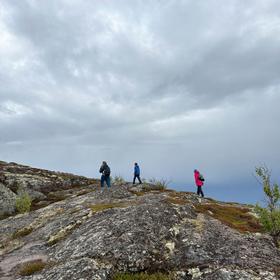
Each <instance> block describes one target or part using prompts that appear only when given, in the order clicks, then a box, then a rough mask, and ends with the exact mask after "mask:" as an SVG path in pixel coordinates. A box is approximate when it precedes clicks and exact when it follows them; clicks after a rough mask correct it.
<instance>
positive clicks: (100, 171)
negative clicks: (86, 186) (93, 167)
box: [99, 165, 104, 173]
mask: <svg viewBox="0 0 280 280" xmlns="http://www.w3.org/2000/svg"><path fill="white" fill-rule="evenodd" d="M103 171H104V166H103V165H102V166H101V167H100V169H99V173H102V172H103Z"/></svg>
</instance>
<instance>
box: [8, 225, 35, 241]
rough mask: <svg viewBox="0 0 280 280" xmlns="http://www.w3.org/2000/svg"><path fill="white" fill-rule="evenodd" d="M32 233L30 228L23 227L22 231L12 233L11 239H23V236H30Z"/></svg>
mask: <svg viewBox="0 0 280 280" xmlns="http://www.w3.org/2000/svg"><path fill="white" fill-rule="evenodd" d="M32 231H33V228H32V227H24V228H22V229H19V230H17V231H16V232H14V234H13V236H12V237H13V239H16V238H20V237H24V236H26V235H28V234H30V233H31V232H32Z"/></svg>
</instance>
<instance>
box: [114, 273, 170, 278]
mask: <svg viewBox="0 0 280 280" xmlns="http://www.w3.org/2000/svg"><path fill="white" fill-rule="evenodd" d="M171 279H172V278H171V277H170V276H169V275H167V274H163V273H160V272H159V273H153V274H148V273H144V272H141V273H118V274H116V275H115V276H114V277H113V280H171Z"/></svg>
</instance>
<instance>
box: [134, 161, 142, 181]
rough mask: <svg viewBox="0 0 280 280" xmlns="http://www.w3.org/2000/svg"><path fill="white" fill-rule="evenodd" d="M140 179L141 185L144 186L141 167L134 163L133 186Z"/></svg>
mask: <svg viewBox="0 0 280 280" xmlns="http://www.w3.org/2000/svg"><path fill="white" fill-rule="evenodd" d="M136 178H137V179H138V181H139V183H140V184H142V181H141V179H140V167H139V165H138V164H137V162H135V163H134V178H133V185H134V184H135V179H136Z"/></svg>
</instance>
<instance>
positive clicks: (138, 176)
mask: <svg viewBox="0 0 280 280" xmlns="http://www.w3.org/2000/svg"><path fill="white" fill-rule="evenodd" d="M136 178H137V179H138V181H139V183H140V184H142V181H141V179H140V175H136V174H134V178H133V184H135V179H136Z"/></svg>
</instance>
